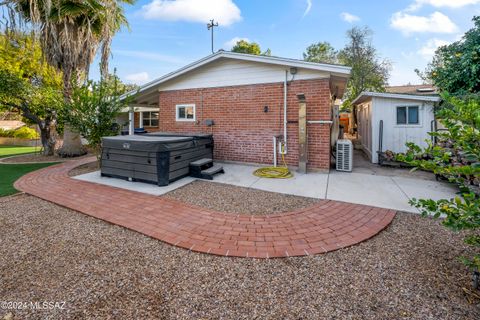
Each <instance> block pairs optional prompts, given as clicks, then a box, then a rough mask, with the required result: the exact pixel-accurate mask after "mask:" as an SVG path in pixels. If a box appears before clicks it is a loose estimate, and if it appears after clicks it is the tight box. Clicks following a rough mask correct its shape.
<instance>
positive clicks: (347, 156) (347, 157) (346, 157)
mask: <svg viewBox="0 0 480 320" xmlns="http://www.w3.org/2000/svg"><path fill="white" fill-rule="evenodd" d="M352 167H353V144H352V141H350V140H348V139H341V140H337V171H349V172H350V171H352Z"/></svg>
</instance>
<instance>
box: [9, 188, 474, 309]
mask: <svg viewBox="0 0 480 320" xmlns="http://www.w3.org/2000/svg"><path fill="white" fill-rule="evenodd" d="M0 235H1V240H2V241H1V243H2V245H1V246H0V299H1V300H2V301H22V302H28V301H34V302H35V301H36V302H39V301H57V302H59V301H65V309H64V310H61V309H53V310H33V309H25V310H5V309H0V318H3V317H5V316H9V314H10V313H11V315H12V316H13V319H85V318H88V319H479V318H480V307H479V305H478V300H476V301H475V300H472V301H474V303H469V302H468V300H467V298H468V296H467V295H466V294H465V292H464V291H463V289H462V288H464V287H465V288H471V286H470V274H469V273H468V272H467V271H466V269H465V267H464V266H463V265H462V264H461V263H460V262H459V261H458V259H457V256H459V255H467V254H470V253H471V250H472V249H471V248H469V247H468V246H466V245H464V244H463V242H462V235H461V234H454V233H452V232H450V231H449V230H446V229H445V228H444V227H442V226H440V225H439V222H438V221H434V220H431V219H426V218H422V217H420V216H418V215H412V214H404V213H399V214H398V215H397V217H396V218H395V219H394V221H393V223H392V224H391V225H390V226H389V227H388V228H387V229H386V230H385V231H383V232H381V233H380V234H379V235H377V236H375V237H374V238H372V239H371V240H369V241H366V242H363V243H361V244H359V245H355V246H353V247H349V248H346V249H342V250H338V251H335V252H331V253H327V254H324V255H316V256H310V257H302V258H288V259H271V260H255V259H242V258H226V257H218V256H212V255H206V254H199V253H193V252H189V251H187V250H184V249H179V248H176V247H173V246H171V245H167V244H164V243H162V242H160V241H157V240H153V239H151V238H148V237H146V236H144V235H142V234H139V233H136V232H133V231H130V230H127V229H124V228H122V227H118V226H114V225H111V224H108V223H105V222H103V221H100V220H97V219H94V218H92V217H88V216H85V215H83V214H80V213H78V212H75V211H72V210H69V209H66V208H63V207H60V206H57V205H55V204H52V203H49V202H46V201H43V200H40V199H38V198H35V197H33V196H28V195H18V196H13V197H6V198H1V199H0Z"/></svg>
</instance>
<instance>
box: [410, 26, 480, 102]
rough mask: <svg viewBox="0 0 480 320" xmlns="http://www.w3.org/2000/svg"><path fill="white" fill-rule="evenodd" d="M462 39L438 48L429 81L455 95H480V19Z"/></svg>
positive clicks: (430, 65) (425, 76) (428, 72)
mask: <svg viewBox="0 0 480 320" xmlns="http://www.w3.org/2000/svg"><path fill="white" fill-rule="evenodd" d="M473 22H474V24H475V25H474V27H473V28H472V29H471V30H469V31H467V32H466V33H465V35H464V36H463V37H462V39H461V40H459V41H456V42H454V43H452V44H450V45H447V46H442V47H440V48H438V49H437V51H436V53H435V56H434V57H433V61H432V62H431V63H430V64H429V66H428V67H427V70H426V71H425V72H419V71H418V70H416V71H417V73H418V74H420V75H421V76H422V77H423V78H424V79H425V80H426V81H428V82H433V83H434V84H435V85H436V86H437V87H438V88H439V89H440V90H441V91H446V92H450V93H451V94H453V95H465V94H469V93H476V92H480V17H474V18H473Z"/></svg>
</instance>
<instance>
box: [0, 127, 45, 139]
mask: <svg viewBox="0 0 480 320" xmlns="http://www.w3.org/2000/svg"><path fill="white" fill-rule="evenodd" d="M0 137H5V138H17V139H38V138H39V135H38V133H37V131H35V130H34V129H32V128H29V127H27V126H23V127H20V128H18V129H11V130H6V129H0Z"/></svg>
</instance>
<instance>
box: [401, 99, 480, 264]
mask: <svg viewBox="0 0 480 320" xmlns="http://www.w3.org/2000/svg"><path fill="white" fill-rule="evenodd" d="M443 98H444V100H445V102H446V104H447V105H448V106H449V107H448V108H444V109H442V110H440V111H439V112H438V113H437V117H438V118H439V119H440V121H441V122H442V124H443V125H444V126H445V128H446V131H439V132H435V133H432V134H431V135H432V136H435V137H436V139H437V143H436V144H433V143H429V145H428V147H427V148H425V149H422V148H420V147H418V146H416V145H414V144H411V143H410V144H407V147H408V151H407V152H406V153H405V154H399V155H397V160H399V161H404V162H406V163H409V164H411V165H413V166H415V167H417V168H421V169H423V170H428V171H431V172H433V173H435V174H436V175H437V176H441V177H444V178H446V179H448V180H449V181H450V182H452V183H455V184H456V185H457V186H458V187H459V189H460V196H457V197H455V198H453V199H442V200H438V201H435V200H432V199H412V200H411V201H410V203H411V204H412V205H414V206H415V207H417V208H419V209H420V210H421V212H422V214H423V215H431V216H434V217H435V218H439V217H444V219H443V220H442V224H443V225H444V226H445V227H447V228H449V229H451V230H453V231H460V230H467V233H468V234H467V235H466V238H465V242H466V243H467V244H469V245H471V246H474V247H476V248H477V249H480V101H478V100H476V99H458V98H453V97H449V96H448V95H444V97H443ZM462 260H463V262H464V263H465V264H466V265H467V266H469V267H471V268H473V269H476V270H480V253H478V254H476V255H474V256H472V257H469V258H464V259H462Z"/></svg>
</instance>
